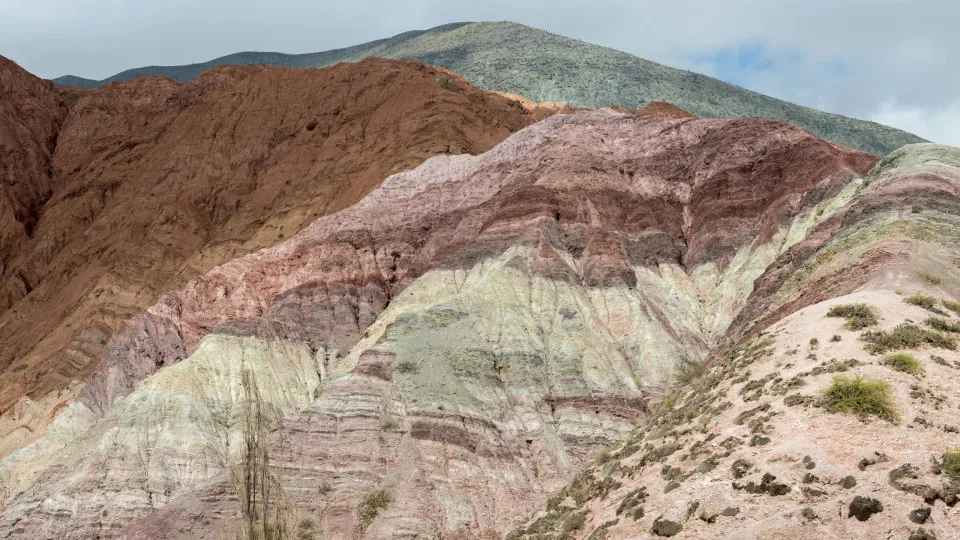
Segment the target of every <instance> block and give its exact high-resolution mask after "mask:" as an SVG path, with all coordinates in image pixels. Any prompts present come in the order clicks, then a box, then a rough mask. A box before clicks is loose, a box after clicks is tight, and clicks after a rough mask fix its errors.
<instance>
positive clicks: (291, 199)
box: [0, 58, 555, 456]
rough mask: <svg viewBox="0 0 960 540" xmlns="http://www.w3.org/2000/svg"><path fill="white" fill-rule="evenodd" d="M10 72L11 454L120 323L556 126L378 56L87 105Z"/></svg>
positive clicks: (6, 296)
mask: <svg viewBox="0 0 960 540" xmlns="http://www.w3.org/2000/svg"><path fill="white" fill-rule="evenodd" d="M0 69H4V71H3V72H2V74H3V78H2V82H3V85H4V86H3V88H2V90H3V92H2V93H0V107H2V110H3V111H4V115H3V117H2V119H0V142H2V144H3V147H4V150H5V152H6V153H5V156H7V157H9V158H10V159H4V160H3V161H2V163H0V171H2V172H3V174H4V179H5V180H6V181H5V182H4V183H3V188H2V189H3V191H2V192H0V205H2V206H0V210H2V213H0V239H2V242H0V260H2V263H0V270H2V282H0V343H2V347H0V456H3V455H6V454H8V453H9V452H10V451H12V450H15V449H17V448H20V447H22V446H23V445H25V444H27V443H29V442H30V441H31V440H33V439H34V438H36V437H38V436H40V435H41V434H42V430H43V428H44V427H45V426H46V425H47V423H49V422H50V421H51V420H52V419H53V415H54V414H55V413H56V412H57V411H59V410H60V409H62V408H63V407H65V406H66V405H67V404H69V403H70V402H71V401H72V400H73V398H74V397H75V396H76V393H77V392H78V391H79V390H80V388H81V387H82V386H83V385H84V384H85V383H86V381H87V379H88V378H89V377H90V376H91V374H92V372H93V370H94V369H95V368H96V367H97V364H98V363H99V361H100V358H101V357H102V355H103V351H104V348H105V346H106V344H107V342H108V340H109V339H110V337H111V336H112V335H113V333H114V332H115V330H116V329H117V324H118V323H121V322H122V321H124V320H126V319H128V318H130V317H132V316H134V315H136V314H138V313H140V312H142V311H143V310H144V309H146V308H147V307H148V306H150V305H151V304H153V303H155V302H156V301H157V299H158V297H159V295H160V293H162V292H163V291H165V290H169V289H174V288H178V287H181V286H183V284H185V283H186V282H187V281H188V280H189V279H191V278H193V277H195V276H197V275H200V274H203V273H205V272H206V271H208V270H209V269H210V268H213V267H215V266H217V265H219V264H222V263H224V262H226V261H228V260H230V259H233V258H235V257H237V256H240V255H243V254H246V253H250V252H252V251H256V250H258V249H261V248H263V247H268V246H272V245H274V244H276V243H278V242H280V241H282V240H283V239H284V238H286V237H289V236H292V235H293V234H295V233H296V232H298V231H299V230H300V229H301V228H303V227H305V226H306V225H308V224H309V223H310V222H312V221H313V220H314V219H316V218H317V217H319V216H323V215H325V214H328V213H331V212H336V211H338V210H341V209H343V208H345V207H348V206H350V205H351V204H353V203H355V202H357V201H358V200H360V199H361V198H362V197H363V196H364V195H366V194H367V193H368V192H370V191H371V190H373V189H375V188H376V187H377V186H379V185H380V183H381V182H382V181H383V180H384V179H385V178H386V177H388V176H389V175H390V174H393V173H396V172H399V171H402V170H405V169H408V168H410V167H413V166H416V165H418V164H420V163H421V162H423V161H424V160H425V159H427V158H429V157H430V156H433V155H438V154H459V153H479V152H483V151H485V150H488V149H489V148H491V147H492V146H493V145H494V144H496V143H498V142H500V141H501V140H502V139H504V138H506V137H507V136H508V135H510V134H511V133H512V132H514V131H517V130H519V129H520V128H522V127H524V126H526V125H528V124H530V123H533V122H535V121H536V120H538V119H540V118H542V117H543V116H544V115H546V114H552V112H554V111H555V109H551V110H550V111H541V110H539V109H536V108H529V107H528V108H524V107H523V106H522V105H521V104H519V103H518V102H516V101H514V100H511V99H508V98H505V97H503V96H500V95H497V94H494V93H490V92H485V91H481V90H478V89H476V88H473V87H471V86H470V85H468V84H467V83H466V82H465V81H463V79H461V78H459V77H458V76H456V75H454V74H452V73H450V72H447V71H445V70H442V69H438V68H433V67H428V66H424V65H422V64H418V63H415V62H405V61H392V60H382V59H370V60H367V61H364V62H361V63H358V64H344V65H340V66H336V67H331V68H327V69H324V70H291V69H285V68H277V67H267V66H262V65H260V66H245V67H236V66H223V67H220V68H217V69H214V70H211V71H208V72H207V73H205V74H203V75H202V76H200V77H198V78H196V79H194V80H192V81H191V82H189V83H186V84H183V85H181V84H179V83H177V82H175V81H172V80H170V79H161V78H157V77H145V78H140V79H136V80H133V81H127V82H122V83H114V84H110V85H107V86H105V87H104V88H102V89H101V90H100V91H98V92H95V93H92V92H89V91H83V92H85V93H86V94H87V95H84V96H82V97H77V96H74V94H75V93H76V91H77V89H68V88H64V87H56V86H55V85H53V84H51V83H50V82H49V81H42V80H40V79H38V78H36V77H34V76H32V75H30V74H29V73H27V72H25V71H23V70H22V69H20V68H19V67H18V66H16V65H15V64H13V63H12V62H9V61H8V60H6V59H2V58H0ZM8 73H9V74H10V75H9V76H8ZM11 89H12V90H11ZM528 109H529V110H528ZM7 111H11V112H10V114H7ZM21 113H22V114H21ZM22 118H23V119H25V120H22V121H21V119H22ZM8 148H9V150H8ZM11 201H12V202H11ZM11 207H12V208H11ZM8 209H10V210H9V211H8Z"/></svg>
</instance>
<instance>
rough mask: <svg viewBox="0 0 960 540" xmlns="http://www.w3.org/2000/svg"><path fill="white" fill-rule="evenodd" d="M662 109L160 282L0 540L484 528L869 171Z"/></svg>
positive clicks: (671, 363) (623, 426)
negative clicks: (250, 529)
mask: <svg viewBox="0 0 960 540" xmlns="http://www.w3.org/2000/svg"><path fill="white" fill-rule="evenodd" d="M670 110H671V109H670V108H669V107H666V106H661V107H655V108H653V110H652V112H654V115H638V114H628V113H621V112H616V111H612V110H610V109H603V110H598V111H582V112H577V113H575V114H567V115H555V116H552V117H550V118H547V119H546V120H543V121H541V122H539V123H537V124H534V125H532V126H530V127H527V128H525V129H523V130H520V131H519V132H517V133H515V134H513V135H512V136H510V137H508V138H507V139H506V140H505V141H504V142H502V143H501V144H499V145H497V146H495V147H494V148H492V149H491V150H490V151H488V152H486V153H483V154H480V155H478V156H466V155H460V156H437V157H434V158H432V159H430V160H427V161H426V162H425V163H423V164H422V165H420V166H419V167H417V168H415V169H413V170H410V171H407V172H403V173H400V174H396V175H393V176H391V177H390V178H389V179H388V180H387V181H386V182H384V184H383V185H382V186H381V187H380V188H378V189H376V190H374V191H373V192H372V193H371V194H370V195H368V196H367V197H365V198H364V199H362V200H361V201H360V202H359V203H357V204H356V205H354V206H351V207H349V208H346V209H344V210H343V211H341V212H338V213H336V214H332V215H330V216H327V217H323V218H320V219H318V220H316V221H314V222H313V223H312V224H311V225H309V226H308V227H306V228H305V229H304V230H303V231H301V232H300V233H299V234H297V235H295V236H293V237H292V238H290V239H289V240H287V241H284V242H283V243H281V244H279V245H277V246H275V247H271V248H266V249H263V250H260V251H257V252H255V253H252V254H250V255H247V256H243V257H239V258H237V259H234V260H232V261H230V262H228V263H226V264H224V265H222V266H219V267H216V268H213V269H212V270H210V271H209V272H207V273H206V274H204V275H203V276H201V277H198V278H197V279H195V280H193V281H191V282H189V283H188V284H187V285H186V286H185V287H182V288H180V289H178V290H172V291H170V292H169V293H168V294H165V295H164V296H163V297H162V298H161V300H160V301H159V302H158V303H156V304H155V305H153V306H152V307H150V308H149V309H148V310H147V311H146V312H144V313H142V314H141V315H139V316H138V317H136V318H134V319H132V320H131V321H129V322H128V323H126V324H125V325H124V327H123V330H122V331H121V332H119V333H118V334H117V335H116V336H115V337H114V338H113V339H111V340H110V342H109V343H108V344H107V346H106V352H105V356H104V361H103V362H102V364H101V365H100V368H99V370H98V372H97V374H96V375H95V376H94V377H93V378H92V379H91V381H90V383H89V384H88V385H87V386H86V388H85V389H84V390H83V391H82V392H80V394H79V397H78V398H77V400H75V401H74V402H73V403H72V404H70V405H69V406H68V407H67V408H66V409H64V410H63V411H62V412H61V413H60V415H59V416H58V417H57V419H56V421H55V422H54V423H53V424H51V426H50V428H48V430H47V432H46V434H45V436H44V437H43V438H40V439H38V440H37V441H36V442H34V443H33V444H31V445H30V446H28V447H27V448H25V449H23V450H22V451H20V452H17V453H16V454H13V455H11V456H10V457H8V458H7V459H5V460H3V461H2V462H0V478H3V480H4V485H5V486H6V489H7V491H6V499H5V501H4V510H3V512H2V513H0V535H7V536H10V537H24V538H30V537H35V536H37V535H40V534H50V535H54V536H57V537H60V538H85V537H89V536H90V535H91V534H94V532H96V533H97V534H102V535H104V536H108V537H114V536H122V537H124V538H156V537H165V538H178V537H179V538H222V537H223V535H224V534H227V535H230V534H232V533H233V532H234V531H237V530H238V528H240V527H243V526H245V525H244V524H245V523H249V521H245V518H244V516H245V510H244V508H246V509H247V510H246V512H247V514H246V515H248V516H249V515H250V514H249V512H250V508H251V507H252V508H253V509H254V510H253V512H254V513H257V515H260V516H262V515H263V512H264V508H266V509H268V510H269V515H270V516H272V517H270V518H269V519H271V520H273V522H274V523H277V524H278V526H279V527H283V528H285V529H293V528H299V529H300V531H299V533H298V534H300V533H302V534H301V536H305V537H311V536H312V537H315V538H348V537H357V536H361V537H365V538H384V537H391V536H417V535H420V536H426V537H439V536H444V537H457V538H493V537H498V536H502V535H503V534H504V533H506V532H507V531H509V530H510V529H512V528H513V527H515V526H516V525H517V524H519V523H520V522H522V521H523V519H524V518H525V516H527V515H530V514H532V513H534V512H536V511H537V509H538V508H540V507H543V506H544V505H546V504H547V501H548V500H550V498H551V497H554V496H555V494H556V493H557V492H558V490H560V489H562V487H563V486H564V485H565V484H566V483H567V482H569V481H570V479H572V478H574V477H576V475H577V474H578V472H579V471H581V470H583V468H584V467H587V466H589V465H590V464H591V463H592V462H593V460H594V456H595V454H596V453H597V452H598V451H599V450H601V449H603V448H604V447H608V446H611V445H616V444H618V443H619V442H620V441H623V440H624V439H625V438H627V437H629V436H630V433H631V432H632V431H633V430H634V429H636V427H637V426H638V425H640V424H641V423H642V422H644V420H645V419H647V418H649V416H650V414H651V411H652V410H653V408H654V407H656V405H657V404H658V403H660V402H661V401H662V400H663V394H664V391H665V390H666V389H667V388H669V387H670V385H671V384H672V380H673V379H674V376H675V375H674V374H675V373H676V372H677V371H678V370H680V371H683V370H686V369H689V368H690V367H691V366H695V365H698V364H699V363H700V362H701V361H703V360H705V359H707V358H708V357H709V355H710V354H711V352H712V351H714V350H715V349H716V348H717V347H718V346H722V344H723V343H725V342H726V340H727V339H730V337H729V336H731V335H732V336H736V335H739V333H740V332H743V331H745V330H744V328H747V327H748V326H749V325H745V323H744V322H743V321H742V319H741V316H742V314H743V313H747V312H749V313H753V312H755V311H757V310H760V309H761V307H762V306H764V305H765V304H763V303H762V302H761V303H757V302H758V301H757V300H755V298H756V296H757V294H758V293H759V294H761V295H763V296H762V298H766V296H765V295H766V293H767V288H765V287H761V288H760V289H757V290H756V291H755V283H761V284H762V283H765V281H764V280H765V279H766V276H768V275H769V272H770V269H776V268H777V267H778V264H780V262H781V261H788V260H793V259H792V258H791V257H790V254H791V253H794V252H795V251H796V250H797V249H800V248H801V247H803V246H806V245H808V244H809V242H812V241H815V240H817V239H819V238H820V236H818V235H819V234H822V231H824V230H829V228H830V226H831V225H832V224H834V223H835V221H836V220H837V219H838V218H837V216H838V215H840V214H841V213H843V214H850V213H852V211H850V212H848V211H847V210H846V209H847V208H849V207H850V206H851V205H853V207H856V206H855V205H854V204H853V203H852V202H851V201H856V200H857V199H856V196H857V192H858V189H859V186H861V184H862V181H861V178H862V177H863V176H864V175H865V174H866V173H867V171H868V170H870V168H871V167H873V166H874V164H875V162H876V158H875V157H873V156H871V155H869V154H865V153H862V152H859V151H855V150H850V149H846V148H843V147H840V146H838V145H835V144H832V143H829V142H826V141H823V140H821V139H818V138H816V137H815V136H813V135H811V134H810V133H809V132H807V131H806V130H802V129H800V128H798V127H796V126H794V125H791V124H786V123H783V122H777V121H772V120H761V119H737V120H715V119H697V118H691V117H688V116H685V114H684V113H683V112H682V111H675V114H674V115H673V116H669V115H666V114H665V113H666V112H668V111H670ZM657 113H659V115H658V114H657ZM927 202H928V201H927V200H926V199H924V200H919V201H918V204H926V203H927ZM758 278H760V280H759V281H757V279H758ZM758 306H761V307H758ZM768 309H773V308H772V307H771V308H768ZM751 320H752V319H751ZM251 395H252V396H254V397H255V398H256V399H251V397H250V396H251ZM251 403H256V404H257V407H256V409H255V410H252V409H251V406H250V404H251ZM251 417H253V418H254V419H255V421H254V422H251V420H250V418H251ZM252 425H258V426H260V425H262V426H263V427H260V428H256V429H255V430H254V431H251V429H252V428H251V427H250V426H252ZM268 432H269V433H270V435H269V436H268V435H267V433H268ZM258 433H259V434H262V435H257V434H258ZM251 436H255V438H256V440H251V439H250V437H251ZM244 448H247V449H250V448H253V449H254V450H253V451H252V453H249V452H248V451H246V450H244ZM251 460H252V461H251ZM244 464H246V465H244ZM238 467H239V468H240V469H238ZM252 470H255V471H261V472H257V473H256V474H253V475H251V474H249V471H252ZM238 471H240V472H238ZM243 471H247V472H243ZM238 478H248V479H250V478H253V480H251V481H247V482H243V481H239V480H238ZM258 478H259V480H257V479H258ZM238 482H239V483H238ZM258 482H259V483H258ZM264 486H269V489H270V490H272V491H271V492H272V493H274V495H273V496H272V497H270V498H269V500H270V501H271V503H270V505H269V506H267V507H264V505H262V504H261V505H260V506H259V507H258V506H257V505H256V504H255V503H250V504H248V505H246V506H244V505H240V504H238V493H239V494H241V495H240V496H241V497H242V496H243V495H242V494H243V493H249V492H250V490H251V489H253V490H254V491H259V490H262V489H264ZM258 508H259V509H258ZM264 519H265V518H262V517H261V518H259V521H258V522H259V523H260V524H261V525H260V526H262V525H263V523H264ZM628 537H629V535H628Z"/></svg>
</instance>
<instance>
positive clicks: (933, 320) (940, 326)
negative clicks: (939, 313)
mask: <svg viewBox="0 0 960 540" xmlns="http://www.w3.org/2000/svg"><path fill="white" fill-rule="evenodd" d="M926 322H927V326H929V327H930V328H933V329H934V330H939V331H941V332H954V333H956V334H960V322H953V321H948V320H947V319H943V318H941V317H930V318H929V319H927V321H926Z"/></svg>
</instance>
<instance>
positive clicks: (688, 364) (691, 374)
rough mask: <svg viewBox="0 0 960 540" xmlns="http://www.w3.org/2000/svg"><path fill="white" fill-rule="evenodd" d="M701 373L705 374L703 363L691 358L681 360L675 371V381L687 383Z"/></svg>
mask: <svg viewBox="0 0 960 540" xmlns="http://www.w3.org/2000/svg"><path fill="white" fill-rule="evenodd" d="M701 375H703V365H701V364H700V362H697V361H696V360H690V359H689V358H684V359H683V360H681V361H680V363H679V364H677V367H676V369H675V371H674V373H673V377H674V380H675V382H676V383H677V384H681V385H683V384H687V383H689V382H691V381H693V380H695V379H697V378H699V377H700V376H701Z"/></svg>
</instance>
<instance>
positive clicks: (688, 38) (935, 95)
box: [0, 0, 960, 141]
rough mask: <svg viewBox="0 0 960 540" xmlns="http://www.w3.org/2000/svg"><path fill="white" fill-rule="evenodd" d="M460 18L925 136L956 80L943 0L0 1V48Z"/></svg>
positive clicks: (192, 56)
mask: <svg viewBox="0 0 960 540" xmlns="http://www.w3.org/2000/svg"><path fill="white" fill-rule="evenodd" d="M6 4H11V2H7V3H6ZM470 20H473V21H476V20H513V21H517V22H520V23H523V24H527V25H530V26H534V27H538V28H543V29H546V30H549V31H551V32H555V33H558V34H562V35H566V36H570V37H574V38H577V39H581V40H583V41H587V42H590V43H594V44H600V45H606V46H609V47H613V48H615V49H619V50H623V51H626V52H629V53H631V54H635V55H637V56H640V57H643V58H647V59H649V60H653V61H657V62H661V63H664V64H667V65H672V66H675V67H680V68H686V69H692V70H695V71H700V72H705V73H707V74H712V75H716V76H719V77H720V78H723V79H725V80H729V81H731V82H734V83H735V84H740V85H741V86H745V87H748V88H751V89H753V90H757V91H760V92H763V93H767V94H770V95H773V96H775V97H779V98H781V99H786V100H789V101H794V102H797V103H800V104H803V105H808V106H812V107H816V108H819V109H823V110H827V111H830V112H838V113H842V114H846V115H849V116H855V117H860V118H881V117H884V118H891V119H893V120H897V121H900V122H909V123H910V125H920V123H919V120H918V119H920V118H929V119H930V120H929V123H930V124H929V125H930V127H929V128H927V127H924V129H927V130H928V133H927V134H926V136H929V137H938V136H947V137H952V135H949V134H948V133H947V131H949V128H948V127H939V128H938V127H936V126H938V125H943V124H945V121H941V120H939V119H938V117H939V115H943V114H950V113H951V111H952V110H954V109H952V107H953V106H954V105H953V104H954V103H955V102H956V92H955V89H956V88H960V70H957V69H953V66H954V65H955V64H956V59H957V58H960V32H957V31H956V21H958V20H960V2H957V1H956V0H844V1H840V2H838V1H836V0H778V1H773V2H771V1H770V0H726V1H724V2H716V1H714V0H644V1H643V2H639V1H637V0H592V1H585V0H485V1H483V2H477V1H475V0H351V1H350V2H334V1H330V0H320V1H317V0H273V1H271V2H263V1H262V0H204V1H203V2H195V1H188V0H167V1H163V2H145V1H143V0H40V1H35V2H12V5H5V6H4V8H3V16H2V17H0V54H4V55H6V56H9V57H11V58H13V59H14V60H16V61H18V62H20V63H21V64H22V65H23V66H24V67H26V68H27V69H29V70H31V71H33V72H34V73H37V74H39V75H41V76H45V77H56V76H59V75H63V74H66V73H72V74H75V75H81V76H86V77H93V78H103V77H106V76H109V75H112V74H114V73H116V72H118V71H122V70H123V69H127V68H130V67H136V66H143V65H151V64H183V63H189V62H198V61H204V60H209V59H212V58H215V57H218V56H222V55H225V54H229V53H232V52H237V51H242V50H260V51H281V52H290V53H298V52H315V51H322V50H326V49H331V48H337V47H345V46H349V45H353V44H357V43H362V42H365V41H370V40H373V39H378V38H383V37H388V36H391V35H394V34H397V33H400V32H403V31H406V30H411V29H423V28H430V27H433V26H437V25H440V24H444V23H448V22H454V21H470ZM885 107H886V108H885ZM910 118H914V119H913V120H911V119H910ZM904 125H906V124H904ZM950 140H953V141H955V139H952V138H951V139H950Z"/></svg>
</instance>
